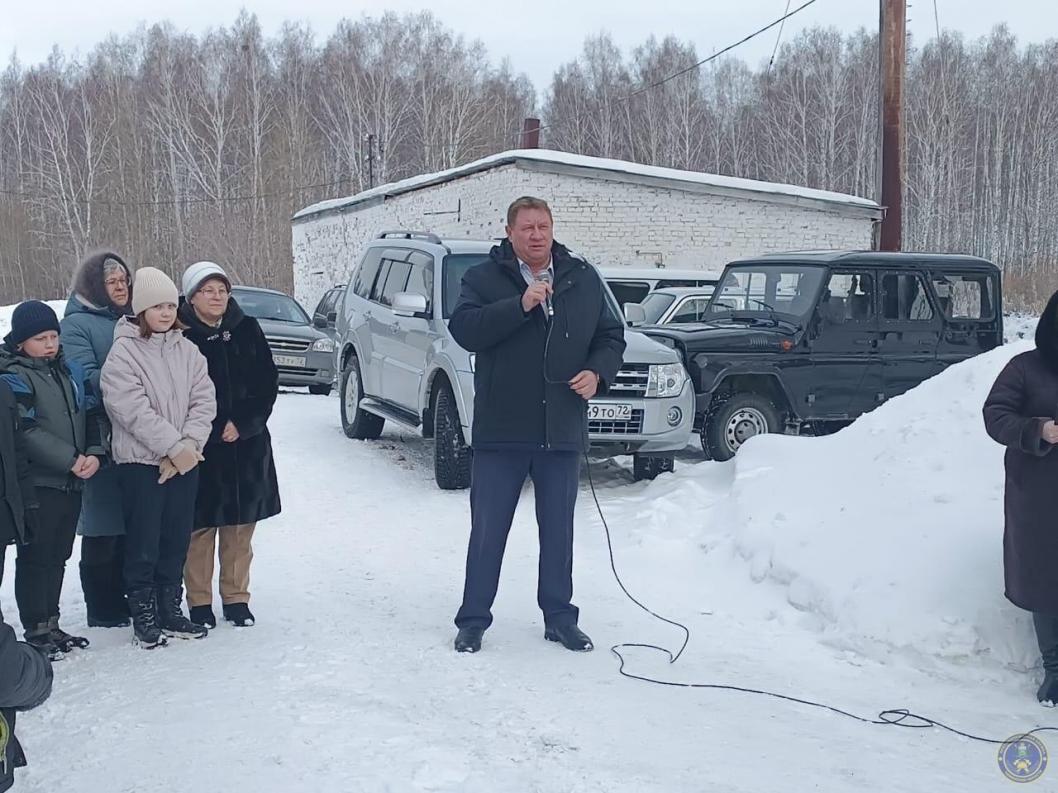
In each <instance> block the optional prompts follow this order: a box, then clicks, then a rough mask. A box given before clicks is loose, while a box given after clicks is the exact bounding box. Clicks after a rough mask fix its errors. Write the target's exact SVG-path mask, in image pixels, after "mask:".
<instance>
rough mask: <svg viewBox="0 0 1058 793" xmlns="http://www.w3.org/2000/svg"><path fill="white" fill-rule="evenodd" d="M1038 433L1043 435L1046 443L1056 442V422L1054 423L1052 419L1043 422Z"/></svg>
mask: <svg viewBox="0 0 1058 793" xmlns="http://www.w3.org/2000/svg"><path fill="white" fill-rule="evenodd" d="M1040 435H1042V436H1043V439H1044V440H1045V441H1047V443H1051V444H1055V443H1058V424H1055V423H1054V421H1053V420H1052V421H1047V422H1044V425H1043V429H1042V430H1041V431H1040Z"/></svg>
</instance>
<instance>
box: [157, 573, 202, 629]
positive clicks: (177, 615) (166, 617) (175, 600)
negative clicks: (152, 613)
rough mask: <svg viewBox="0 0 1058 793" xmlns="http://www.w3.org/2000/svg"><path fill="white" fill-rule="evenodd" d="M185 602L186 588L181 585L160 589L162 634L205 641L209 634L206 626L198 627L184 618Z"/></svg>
mask: <svg viewBox="0 0 1058 793" xmlns="http://www.w3.org/2000/svg"><path fill="white" fill-rule="evenodd" d="M183 602H184V588H183V587H182V586H180V584H170V585H167V586H163V587H159V588H158V622H159V623H160V624H161V628H162V633H164V634H165V635H166V636H173V637H176V638H177V639H203V638H205V637H206V635H207V634H208V633H209V628H207V627H206V626H205V625H196V624H195V623H193V622H192V621H191V620H189V619H188V618H187V617H185V616H184V610H183V608H182V607H181V604H182V603H183Z"/></svg>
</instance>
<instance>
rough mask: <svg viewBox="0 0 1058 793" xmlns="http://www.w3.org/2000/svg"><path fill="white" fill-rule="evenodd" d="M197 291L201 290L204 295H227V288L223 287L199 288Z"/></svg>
mask: <svg viewBox="0 0 1058 793" xmlns="http://www.w3.org/2000/svg"><path fill="white" fill-rule="evenodd" d="M198 291H199V292H201V293H202V294H203V295H205V296H206V297H227V296H228V290H227V289H225V288H224V287H221V288H220V289H199V290H198Z"/></svg>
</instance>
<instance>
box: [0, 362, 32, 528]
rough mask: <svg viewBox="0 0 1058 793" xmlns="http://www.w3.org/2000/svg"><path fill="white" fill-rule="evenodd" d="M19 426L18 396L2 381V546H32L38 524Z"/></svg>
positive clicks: (0, 464)
mask: <svg viewBox="0 0 1058 793" xmlns="http://www.w3.org/2000/svg"><path fill="white" fill-rule="evenodd" d="M19 424H20V419H19V416H18V405H17V404H16V403H15V396H14V394H12V393H11V389H10V388H9V387H8V385H7V383H5V382H4V381H3V380H0V545H9V544H11V543H12V542H18V543H19V544H20V545H23V544H25V543H27V542H29V541H30V540H31V539H32V535H33V528H34V527H35V526H34V524H35V522H36V510H37V506H38V502H37V490H36V488H35V487H33V480H32V479H31V478H30V475H29V457H27V455H26V443H25V439H24V438H23V437H22V431H21V430H20V429H19ZM27 522H28V525H27Z"/></svg>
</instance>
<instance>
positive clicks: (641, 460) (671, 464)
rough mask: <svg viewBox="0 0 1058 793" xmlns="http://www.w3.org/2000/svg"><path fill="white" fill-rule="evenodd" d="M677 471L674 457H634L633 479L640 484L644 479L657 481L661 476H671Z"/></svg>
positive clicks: (641, 455) (640, 455)
mask: <svg viewBox="0 0 1058 793" xmlns="http://www.w3.org/2000/svg"><path fill="white" fill-rule="evenodd" d="M674 470H676V460H675V458H673V457H648V456H647V455H645V454H636V455H633V457H632V478H633V479H635V481H637V482H639V481H641V480H643V479H657V478H658V477H659V476H660V475H661V474H670V473H672V472H673V471H674Z"/></svg>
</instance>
